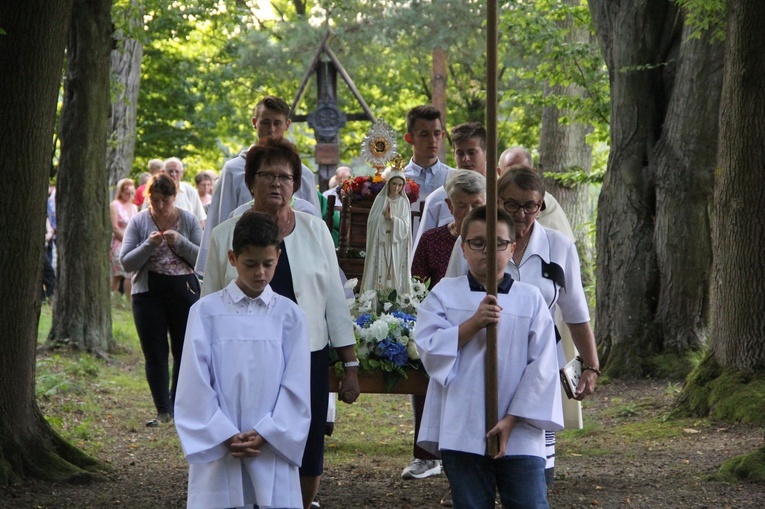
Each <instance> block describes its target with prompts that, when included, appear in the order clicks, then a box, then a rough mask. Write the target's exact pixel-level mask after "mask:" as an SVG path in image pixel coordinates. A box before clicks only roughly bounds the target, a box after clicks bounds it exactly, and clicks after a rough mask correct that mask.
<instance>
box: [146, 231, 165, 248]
mask: <svg viewBox="0 0 765 509" xmlns="http://www.w3.org/2000/svg"><path fill="white" fill-rule="evenodd" d="M149 244H151V245H152V246H154V247H157V246H159V245H160V244H162V233H161V232H158V231H156V230H154V231H153V232H151V233H150V234H149Z"/></svg>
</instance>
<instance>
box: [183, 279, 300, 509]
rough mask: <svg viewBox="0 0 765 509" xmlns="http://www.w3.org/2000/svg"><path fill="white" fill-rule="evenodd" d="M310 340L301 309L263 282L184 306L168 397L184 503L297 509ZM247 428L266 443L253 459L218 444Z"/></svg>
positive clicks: (231, 286)
mask: <svg viewBox="0 0 765 509" xmlns="http://www.w3.org/2000/svg"><path fill="white" fill-rule="evenodd" d="M308 341H309V340H308V327H307V322H306V318H305V315H304V313H303V312H302V311H301V310H300V308H298V306H296V305H295V304H294V303H293V302H292V301H290V300H289V299H287V298H286V297H282V296H281V295H277V294H275V293H274V292H273V291H272V290H271V287H270V286H267V287H266V288H265V289H264V291H263V292H262V293H261V295H260V296H259V297H257V298H254V299H253V298H250V297H247V296H246V295H245V294H244V293H243V292H242V290H240V289H239V287H238V286H237V285H236V283H235V282H233V281H232V282H231V283H230V284H229V285H228V286H227V287H226V288H225V289H223V290H221V291H219V292H217V293H214V294H212V295H208V296H206V297H203V298H202V299H200V300H199V301H198V302H197V303H196V304H194V305H193V306H192V307H191V310H190V311H189V320H188V325H187V327H186V338H185V340H184V345H183V362H182V363H181V369H180V374H179V378H178V380H179V383H178V393H177V395H176V400H175V426H176V428H177V430H178V436H179V437H180V440H181V445H182V447H183V452H184V454H185V456H186V459H187V461H188V462H189V485H188V502H187V507H189V508H205V509H207V508H210V507H239V506H243V505H245V504H257V505H259V506H260V507H285V508H298V507H302V496H301V493H300V476H299V472H298V468H299V466H300V462H301V461H302V457H303V449H304V447H305V442H306V439H307V437H308V428H309V425H310V419H311V400H310V383H309V379H308V378H307V377H306V376H305V374H306V373H307V372H309V371H310V364H311V360H310V353H309V348H308ZM251 429H254V430H256V431H257V432H258V433H259V434H260V435H261V436H262V437H263V438H264V439H265V441H266V444H265V445H264V446H263V447H262V448H261V454H260V456H258V457H257V458H242V459H239V458H234V457H232V456H231V453H230V452H229V450H228V448H227V447H226V446H225V445H224V442H225V441H226V440H228V439H229V438H231V437H232V436H234V435H235V434H237V433H240V432H243V431H247V430H251Z"/></svg>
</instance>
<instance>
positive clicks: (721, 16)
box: [677, 0, 728, 41]
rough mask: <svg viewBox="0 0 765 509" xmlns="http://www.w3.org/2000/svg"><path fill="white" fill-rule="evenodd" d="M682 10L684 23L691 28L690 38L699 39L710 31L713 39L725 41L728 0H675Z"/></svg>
mask: <svg viewBox="0 0 765 509" xmlns="http://www.w3.org/2000/svg"><path fill="white" fill-rule="evenodd" d="M677 5H678V6H680V7H681V8H682V9H683V13H684V14H685V22H686V23H687V24H688V25H689V26H691V27H693V29H694V30H693V32H692V33H691V37H694V38H696V39H699V38H701V34H702V33H703V32H706V31H711V32H712V34H713V38H714V39H716V40H718V41H724V40H725V20H726V18H727V15H726V14H727V10H728V0H677Z"/></svg>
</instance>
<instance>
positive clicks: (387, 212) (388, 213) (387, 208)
mask: <svg viewBox="0 0 765 509" xmlns="http://www.w3.org/2000/svg"><path fill="white" fill-rule="evenodd" d="M383 215H384V216H385V219H393V212H391V209H390V202H388V204H387V205H386V206H385V213H384V214H383Z"/></svg>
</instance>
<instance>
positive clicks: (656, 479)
mask: <svg viewBox="0 0 765 509" xmlns="http://www.w3.org/2000/svg"><path fill="white" fill-rule="evenodd" d="M667 387H668V385H667V382H666V381H637V382H614V383H611V384H609V385H602V386H600V387H599V388H598V390H597V392H596V394H595V395H594V397H593V398H592V399H591V400H590V401H588V403H587V405H586V409H585V424H586V425H587V427H588V432H586V433H582V434H581V435H579V436H576V437H574V436H567V437H565V438H563V439H562V440H560V441H559V450H558V461H557V468H556V482H555V486H554V487H553V489H552V491H551V493H550V503H551V506H552V507H554V508H584V507H606V508H612V507H630V508H763V507H765V489H763V487H762V486H759V485H755V484H747V483H741V484H735V485H731V484H726V483H720V482H715V481H711V480H709V476H711V475H713V474H714V473H715V472H716V471H717V469H718V468H719V466H720V464H721V463H722V462H723V461H725V460H727V459H729V458H730V457H732V456H735V455H739V454H744V453H748V452H751V451H754V450H755V449H757V448H758V447H761V446H762V445H763V432H762V429H760V428H756V427H751V426H743V425H735V426H728V425H724V424H721V423H710V422H707V421H705V420H699V421H687V428H683V430H682V435H681V436H677V434H675V435H674V436H671V437H668V438H667V437H663V434H659V433H657V434H656V435H654V434H653V433H652V430H651V425H650V423H651V422H652V421H651V420H652V419H654V418H656V417H660V416H662V415H664V414H666V412H667V411H668V409H669V405H670V404H671V401H672V395H670V394H667V393H668V392H669V391H668V390H667ZM629 422H634V423H636V424H638V423H649V424H648V425H647V426H646V427H645V429H644V432H643V433H642V434H635V433H633V434H632V435H630V436H629V437H624V436H620V435H619V434H617V433H612V432H611V431H610V430H611V429H616V426H617V425H622V424H625V423H629ZM341 426H342V423H338V428H339V429H338V430H337V431H336V433H335V436H333V437H332V438H331V439H330V440H332V441H342V427H341ZM637 427H638V429H641V428H640V427H639V426H637ZM124 428H125V427H124V426H116V425H115V426H114V427H113V429H114V430H115V436H114V437H111V438H110V440H108V441H106V442H105V443H106V444H107V445H105V446H104V449H103V450H102V451H100V452H99V454H98V457H99V458H102V459H103V458H109V460H108V463H109V464H110V465H111V467H112V468H113V469H114V472H113V474H112V481H111V482H108V483H98V484H93V485H89V486H70V485H65V484H50V483H44V482H39V481H32V482H28V483H24V484H20V485H15V486H12V487H10V488H2V489H0V507H2V508H7V509H12V508H53V507H57V508H58V507H61V508H106V507H130V508H149V507H152V508H153V507H159V508H175V507H178V508H180V507H184V506H185V486H186V464H185V463H184V461H183V458H182V457H181V455H180V450H179V449H177V448H176V449H174V450H175V451H176V452H175V453H174V454H167V456H169V457H159V458H158V457H155V456H156V452H157V448H154V447H152V445H153V444H152V442H163V441H172V440H174V439H175V435H174V429H173V428H172V427H164V428H161V429H154V430H151V431H147V430H146V429H140V428H139V427H138V426H135V427H134V428H133V429H131V430H130V431H128V432H124V431H123V432H119V431H116V430H119V429H124ZM159 449H160V450H162V447H159ZM164 450H167V448H165V449H164ZM578 451H579V452H578ZM400 461H401V460H400V458H396V459H395V460H391V459H387V458H380V457H369V456H366V455H365V454H363V453H359V454H358V457H357V458H355V459H353V460H352V461H346V462H343V463H342V464H335V463H333V460H332V458H331V456H328V459H327V467H326V472H325V476H324V479H323V481H322V487H321V491H320V497H321V503H322V507H324V508H326V509H354V508H372V507H374V508H377V507H386V508H437V507H440V505H439V500H440V499H441V497H442V495H443V494H444V493H445V492H446V490H447V483H446V480H445V479H444V478H443V477H436V478H430V479H425V480H420V481H404V480H402V479H401V478H400V472H401V469H402V468H403V466H404V465H402V464H400Z"/></svg>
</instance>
